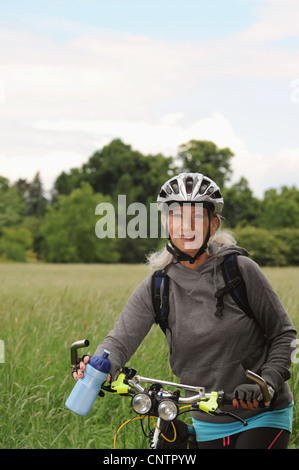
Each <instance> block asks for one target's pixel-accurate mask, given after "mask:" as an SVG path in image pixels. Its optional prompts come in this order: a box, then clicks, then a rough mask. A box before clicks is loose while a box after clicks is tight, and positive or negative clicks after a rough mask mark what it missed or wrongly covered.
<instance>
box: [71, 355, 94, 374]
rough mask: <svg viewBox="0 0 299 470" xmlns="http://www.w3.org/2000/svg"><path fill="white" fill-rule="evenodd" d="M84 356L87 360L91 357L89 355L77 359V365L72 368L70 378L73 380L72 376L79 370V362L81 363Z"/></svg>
mask: <svg viewBox="0 0 299 470" xmlns="http://www.w3.org/2000/svg"><path fill="white" fill-rule="evenodd" d="M86 356H88V357H89V358H90V357H91V356H90V355H89V354H84V355H83V356H81V357H78V359H77V364H76V365H75V367H72V377H73V378H74V376H73V374H74V372H76V373H78V370H79V369H80V362H83V361H84V358H85V357H86Z"/></svg>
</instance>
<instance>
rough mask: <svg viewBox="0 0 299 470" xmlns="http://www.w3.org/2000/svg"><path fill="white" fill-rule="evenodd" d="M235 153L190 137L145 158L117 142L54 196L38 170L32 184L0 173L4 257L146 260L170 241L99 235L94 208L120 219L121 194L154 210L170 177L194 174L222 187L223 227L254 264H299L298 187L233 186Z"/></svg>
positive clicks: (67, 176) (65, 178)
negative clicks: (258, 192) (109, 209)
mask: <svg viewBox="0 0 299 470" xmlns="http://www.w3.org/2000/svg"><path fill="white" fill-rule="evenodd" d="M233 157H234V155H233V153H232V152H231V150H230V149H229V148H218V147H217V146H216V145H215V144H214V143H213V142H210V141H202V140H191V141H189V142H187V143H185V144H182V145H181V146H180V147H179V148H178V152H177V155H176V156H164V155H162V154H156V155H151V154H150V155H144V154H142V153H141V152H139V151H136V150H134V149H133V148H132V147H131V146H130V145H128V144H125V143H124V142H122V141H121V140H120V139H114V140H112V141H111V142H110V143H109V144H108V145H106V146H104V147H103V148H102V149H100V150H98V151H96V152H95V153H94V154H93V155H92V156H91V157H90V158H88V159H87V161H86V163H84V164H83V165H82V166H81V167H80V168H72V169H70V170H69V171H68V172H62V173H61V174H60V175H59V176H58V177H57V179H56V181H55V183H54V185H53V188H52V190H51V193H50V195H49V196H47V197H46V196H45V192H44V189H43V186H42V183H41V180H40V176H39V173H37V174H36V175H35V177H34V178H33V180H32V181H31V182H30V181H27V180H25V179H18V180H17V181H15V182H13V183H12V182H10V181H8V179H7V178H4V177H1V176H0V261H2V262H3V261H18V262H26V261H27V262H28V261H29V262H35V261H43V262H54V263H98V262H99V263H116V262H120V263H138V262H143V261H144V260H145V255H146V254H147V253H148V252H150V251H152V250H155V249H157V248H158V247H160V246H161V244H162V243H165V240H161V239H156V238H136V239H131V238H128V237H127V238H103V239H100V238H98V237H96V235H95V226H96V223H97V221H98V219H99V216H97V215H96V214H95V208H96V207H97V206H98V204H101V203H102V202H105V203H111V204H112V205H113V206H114V207H115V208H116V216H117V215H118V214H117V210H118V209H117V201H118V196H119V195H125V196H126V202H127V205H129V204H131V203H134V202H141V203H143V204H144V205H146V207H149V205H150V204H151V203H153V202H155V200H156V196H157V194H158V192H159V189H160V187H161V185H162V184H163V183H164V182H165V180H166V179H168V178H170V177H171V176H174V175H175V174H177V173H179V172H182V171H191V172H201V173H203V174H205V175H207V176H209V177H210V178H212V179H213V180H215V181H216V182H217V184H218V185H219V186H220V187H221V189H222V193H223V197H224V200H225V205H224V211H223V214H222V215H223V221H222V223H223V226H224V228H226V229H230V230H231V231H232V232H233V233H234V235H235V237H236V239H237V242H238V245H240V246H243V247H244V248H246V249H247V250H248V251H249V253H250V255H251V257H252V258H253V259H254V260H255V261H257V262H258V263H259V264H261V265H263V266H267V265H268V266H287V265H299V248H298V243H297V240H298V238H299V190H298V189H297V188H296V187H286V186H283V187H280V188H270V189H268V190H267V191H265V193H264V195H263V197H262V198H257V197H255V196H254V195H253V192H252V190H251V189H250V187H249V183H248V181H247V180H246V178H245V177H242V178H241V179H240V180H239V181H238V182H237V183H234V184H231V183H230V181H231V177H232V168H231V161H232V159H233ZM126 217H127V218H128V219H130V217H131V219H132V218H133V216H132V215H131V216H128V215H126Z"/></svg>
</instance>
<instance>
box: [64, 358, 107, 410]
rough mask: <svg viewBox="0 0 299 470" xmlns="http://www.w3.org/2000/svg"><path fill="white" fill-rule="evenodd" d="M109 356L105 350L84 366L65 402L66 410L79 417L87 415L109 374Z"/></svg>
mask: <svg viewBox="0 0 299 470" xmlns="http://www.w3.org/2000/svg"><path fill="white" fill-rule="evenodd" d="M109 354H110V352H109V351H106V350H105V351H104V352H103V354H102V355H101V356H98V355H97V356H92V357H91V358H90V359H89V362H88V363H87V364H86V368H85V371H84V376H83V377H82V379H78V381H77V383H76V385H75V386H74V388H73V390H72V392H71V394H70V396H69V397H68V399H67V401H66V402H65V405H66V406H67V408H69V409H70V410H71V411H73V412H74V413H77V414H78V415H81V416H86V415H87V414H88V413H89V411H90V409H91V407H92V405H93V404H94V402H95V399H96V398H97V396H98V393H99V391H100V389H101V386H102V384H103V383H104V382H105V380H106V378H107V375H108V374H109V372H110V369H111V364H110V361H109V359H108V356H109Z"/></svg>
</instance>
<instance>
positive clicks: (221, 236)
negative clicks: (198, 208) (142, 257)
mask: <svg viewBox="0 0 299 470" xmlns="http://www.w3.org/2000/svg"><path fill="white" fill-rule="evenodd" d="M212 216H216V217H217V218H218V220H219V227H218V229H217V230H216V232H215V233H214V235H212V236H211V237H210V239H209V241H208V246H207V249H206V251H205V252H206V254H207V255H208V256H213V255H215V254H216V253H218V251H219V250H220V248H221V246H231V245H236V243H237V242H236V240H235V237H234V235H233V234H232V233H231V232H229V231H228V230H222V229H221V218H220V216H219V215H218V214H215V213H213V214H212ZM212 244H216V245H219V250H217V251H216V252H214V253H213V254H212V253H211V251H210V247H211V245H212ZM173 261H174V256H173V255H172V254H171V253H169V251H167V249H166V246H164V247H163V248H162V249H160V250H157V251H155V252H153V253H150V254H149V255H148V256H147V265H148V266H149V268H150V269H151V271H157V270H158V269H164V268H165V267H166V266H167V265H168V264H170V263H172V262H173Z"/></svg>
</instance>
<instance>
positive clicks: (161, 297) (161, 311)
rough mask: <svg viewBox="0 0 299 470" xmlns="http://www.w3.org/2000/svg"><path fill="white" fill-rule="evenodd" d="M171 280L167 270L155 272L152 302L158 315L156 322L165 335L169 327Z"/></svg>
mask: <svg viewBox="0 0 299 470" xmlns="http://www.w3.org/2000/svg"><path fill="white" fill-rule="evenodd" d="M168 296H169V278H168V276H167V274H166V271H165V269H163V270H158V271H155V272H154V273H153V275H152V300H153V307H154V310H155V313H156V318H155V321H156V323H157V324H158V325H160V327H161V329H162V331H163V333H164V334H166V329H167V327H168V314H169V301H168Z"/></svg>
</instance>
